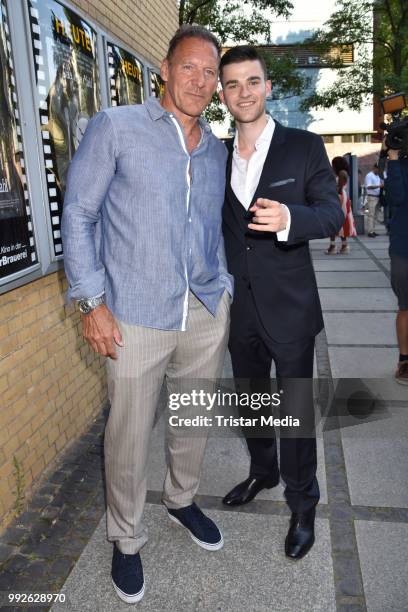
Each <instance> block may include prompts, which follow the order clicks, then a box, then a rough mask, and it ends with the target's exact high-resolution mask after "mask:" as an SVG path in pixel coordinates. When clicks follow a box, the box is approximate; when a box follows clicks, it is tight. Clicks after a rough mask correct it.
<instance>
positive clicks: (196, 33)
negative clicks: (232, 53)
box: [166, 24, 221, 60]
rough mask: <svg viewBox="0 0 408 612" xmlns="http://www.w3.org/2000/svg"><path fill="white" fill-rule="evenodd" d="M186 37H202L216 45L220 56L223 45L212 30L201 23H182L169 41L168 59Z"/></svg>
mask: <svg viewBox="0 0 408 612" xmlns="http://www.w3.org/2000/svg"><path fill="white" fill-rule="evenodd" d="M186 38H201V40H205V41H207V42H209V43H211V44H212V45H214V47H215V49H216V51H217V55H218V57H220V56H221V45H220V43H219V41H218V39H217V38H216V37H215V36H214V34H213V33H212V32H210V31H209V30H207V29H206V28H204V27H203V26H200V25H189V24H184V25H182V26H181V27H180V28H179V29H178V30H177V32H176V33H175V34H174V36H173V38H172V39H171V41H170V42H169V48H168V50H167V55H166V59H168V60H170V59H171V58H172V56H173V54H174V52H175V50H176V48H177V47H178V45H179V44H180V43H181V42H182V41H183V40H185V39H186Z"/></svg>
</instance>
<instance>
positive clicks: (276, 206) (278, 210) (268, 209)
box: [248, 198, 288, 232]
mask: <svg viewBox="0 0 408 612" xmlns="http://www.w3.org/2000/svg"><path fill="white" fill-rule="evenodd" d="M249 210H250V211H251V212H253V213H254V214H253V217H252V223H248V228H249V229H251V230H256V231H258V232H280V231H282V230H284V229H286V226H287V224H288V211H287V208H286V206H284V205H283V204H281V203H280V202H276V201H275V200H268V199H267V198H258V199H257V201H256V202H255V204H254V206H252V207H251V208H250V209H249Z"/></svg>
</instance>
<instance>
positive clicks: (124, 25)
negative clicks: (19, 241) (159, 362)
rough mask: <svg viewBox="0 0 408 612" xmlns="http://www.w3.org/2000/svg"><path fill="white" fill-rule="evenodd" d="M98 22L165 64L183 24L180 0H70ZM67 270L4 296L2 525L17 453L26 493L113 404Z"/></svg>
mask: <svg viewBox="0 0 408 612" xmlns="http://www.w3.org/2000/svg"><path fill="white" fill-rule="evenodd" d="M71 2H72V4H74V5H77V6H78V7H80V8H81V9H82V10H83V11H84V12H85V13H86V14H87V15H89V17H91V18H92V19H93V20H94V21H95V22H98V23H99V24H100V25H101V26H102V27H103V28H105V29H106V30H107V31H110V32H112V33H113V34H115V35H116V36H117V37H118V38H119V39H121V40H122V41H123V42H124V43H126V44H127V45H129V46H130V47H131V48H133V49H134V50H135V51H136V52H139V53H141V54H143V55H144V56H145V57H146V58H147V59H148V60H150V61H151V62H154V63H156V64H157V65H159V64H160V61H161V60H162V58H163V57H164V56H165V53H166V50H167V44H168V41H169V39H170V38H171V36H172V35H173V33H174V32H175V30H176V29H177V24H178V22H177V8H176V1H175V0H143V1H140V0H71ZM65 291H66V279H65V276H64V274H63V272H58V273H54V274H51V275H49V276H46V277H44V278H42V279H40V280H38V281H35V282H33V283H30V284H27V285H25V286H24V287H21V288H19V289H15V290H13V291H9V292H7V293H5V294H3V295H0V530H1V528H2V527H4V526H5V525H6V524H7V523H8V522H9V520H10V519H11V517H12V516H13V513H14V509H13V507H14V504H15V501H16V493H15V491H16V489H17V482H16V470H15V466H14V465H13V458H14V457H15V458H16V460H17V461H18V464H19V466H21V474H22V477H23V480H22V481H20V484H21V485H23V492H24V498H23V499H22V502H23V503H24V502H27V501H29V498H30V496H31V493H32V492H33V491H34V489H35V488H36V486H37V485H38V484H39V482H40V481H41V476H42V475H43V474H44V472H45V471H46V470H47V469H48V470H50V469H52V468H53V466H54V465H55V460H56V458H57V456H58V454H59V453H61V451H63V450H64V448H66V447H67V446H68V445H69V444H70V442H72V441H74V440H75V439H76V438H77V437H78V436H80V435H81V434H82V433H83V432H84V431H85V430H86V429H87V427H88V425H89V424H90V422H91V421H92V419H93V417H94V416H95V415H96V414H98V413H99V412H100V410H101V407H102V406H103V405H104V404H105V402H106V382H105V375H104V367H103V360H102V359H101V358H99V357H97V356H96V355H95V354H94V353H93V352H92V351H91V350H90V348H89V347H88V345H87V344H85V343H84V341H83V340H82V333H81V322H80V317H79V314H78V312H77V311H75V310H74V308H73V307H72V306H65V305H64V298H63V294H64V292H65Z"/></svg>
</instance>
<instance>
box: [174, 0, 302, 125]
mask: <svg viewBox="0 0 408 612" xmlns="http://www.w3.org/2000/svg"><path fill="white" fill-rule="evenodd" d="M292 9H293V4H292V2H291V1H290V0H243V1H240V2H226V1H224V0H180V2H179V23H180V25H182V24H185V23H190V24H193V23H198V24H201V25H204V26H206V27H208V28H209V29H210V30H211V31H212V32H213V33H214V34H215V35H216V36H217V38H218V39H219V40H220V42H221V43H222V44H223V45H226V44H231V43H235V44H240V43H241V44H260V43H261V42H265V41H266V42H269V41H270V38H271V21H270V15H271V13H273V14H274V15H276V16H280V17H289V15H290V11H291V10H292ZM264 57H265V61H266V64H267V67H268V71H269V73H270V75H271V78H272V81H273V94H272V95H273V97H274V98H276V99H282V98H287V97H290V96H294V95H299V94H300V93H301V92H303V91H304V89H305V87H306V86H307V83H308V79H307V78H306V77H305V75H304V74H302V73H301V72H300V71H299V70H298V69H297V65H296V61H295V58H294V56H292V55H287V56H286V57H283V58H276V57H273V56H272V55H271V54H268V53H267V52H264ZM225 114H226V113H225V110H224V107H222V106H221V104H220V101H219V98H218V95H217V94H215V95H214V97H213V100H212V102H211V104H210V105H209V107H208V108H207V110H206V112H205V115H206V118H207V119H208V120H209V121H222V120H223V119H224V118H225Z"/></svg>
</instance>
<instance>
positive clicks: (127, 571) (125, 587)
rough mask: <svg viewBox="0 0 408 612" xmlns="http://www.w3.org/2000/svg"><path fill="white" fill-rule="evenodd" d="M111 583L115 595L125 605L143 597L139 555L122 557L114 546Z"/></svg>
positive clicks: (141, 569) (142, 579)
mask: <svg viewBox="0 0 408 612" xmlns="http://www.w3.org/2000/svg"><path fill="white" fill-rule="evenodd" d="M112 582H113V586H114V588H115V591H116V593H117V594H118V595H119V597H120V598H121V600H122V601H125V602H126V603H137V602H138V601H140V600H141V599H142V597H143V595H144V578H143V567H142V561H141V559H140V554H139V553H136V554H134V555H124V554H123V553H122V552H120V550H119V548H118V547H117V546H116V544H114V546H113V557H112Z"/></svg>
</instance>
